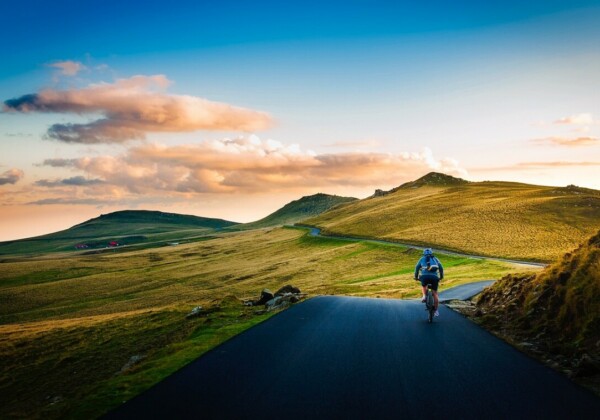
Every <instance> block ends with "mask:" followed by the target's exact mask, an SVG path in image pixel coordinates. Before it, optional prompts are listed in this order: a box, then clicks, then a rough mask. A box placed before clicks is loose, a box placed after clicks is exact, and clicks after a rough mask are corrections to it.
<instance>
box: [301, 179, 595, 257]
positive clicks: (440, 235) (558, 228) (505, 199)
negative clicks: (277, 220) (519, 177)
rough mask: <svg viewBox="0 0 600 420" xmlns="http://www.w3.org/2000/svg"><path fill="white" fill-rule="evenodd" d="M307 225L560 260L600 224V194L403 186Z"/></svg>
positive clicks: (495, 185) (505, 186)
mask: <svg viewBox="0 0 600 420" xmlns="http://www.w3.org/2000/svg"><path fill="white" fill-rule="evenodd" d="M303 223H306V224H309V225H314V226H318V227H320V228H322V229H323V231H324V233H330V234H342V235H343V234H345V235H354V236H361V237H369V238H385V239H391V240H397V241H399V242H408V243H414V244H418V245H436V246H439V247H443V248H446V249H452V250H458V251H464V252H468V253H475V254H479V255H488V256H497V257H505V258H517V259H531V260H538V261H552V260H553V259H555V258H557V257H559V256H560V255H562V253H563V252H565V250H567V249H572V248H574V247H575V246H577V244H579V243H580V242H581V241H583V240H584V239H585V238H586V237H589V236H590V235H592V234H593V233H594V232H596V231H597V230H598V228H600V192H599V191H594V190H587V189H580V188H573V187H570V188H555V187H542V186H534V185H526V184H516V183H507V182H480V183H469V184H466V185H460V186H422V187H420V188H401V189H398V190H397V191H396V192H394V193H391V194H389V195H386V196H383V197H375V198H370V199H366V200H361V201H358V202H355V203H350V204H347V205H345V206H344V207H342V208H339V209H334V210H332V211H329V212H327V213H324V214H322V215H320V216H318V217H315V218H312V219H308V220H306V221H305V222H303Z"/></svg>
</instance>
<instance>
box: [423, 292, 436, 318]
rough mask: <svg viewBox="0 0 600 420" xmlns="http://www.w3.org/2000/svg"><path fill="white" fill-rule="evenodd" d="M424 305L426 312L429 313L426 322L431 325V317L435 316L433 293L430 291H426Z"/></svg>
mask: <svg viewBox="0 0 600 420" xmlns="http://www.w3.org/2000/svg"><path fill="white" fill-rule="evenodd" d="M425 303H426V304H427V312H428V313H429V317H428V318H427V320H428V321H429V323H432V322H433V316H434V314H435V302H434V299H433V293H432V292H431V289H427V297H426V299H425Z"/></svg>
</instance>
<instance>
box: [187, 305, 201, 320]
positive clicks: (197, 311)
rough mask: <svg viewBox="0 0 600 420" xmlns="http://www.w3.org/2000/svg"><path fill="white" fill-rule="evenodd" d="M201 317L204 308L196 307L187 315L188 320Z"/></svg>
mask: <svg viewBox="0 0 600 420" xmlns="http://www.w3.org/2000/svg"><path fill="white" fill-rule="evenodd" d="M200 315H202V306H196V307H195V308H194V309H192V312H190V313H189V314H187V315H186V316H185V317H186V319H190V318H196V317H198V316H200Z"/></svg>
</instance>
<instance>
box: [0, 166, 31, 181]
mask: <svg viewBox="0 0 600 420" xmlns="http://www.w3.org/2000/svg"><path fill="white" fill-rule="evenodd" d="M24 176H25V172H23V171H22V170H20V169H15V168H13V169H9V170H8V171H5V172H4V173H2V174H0V185H6V184H16V183H17V182H19V181H20V180H21V179H22V178H23V177H24Z"/></svg>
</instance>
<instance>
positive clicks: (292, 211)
mask: <svg viewBox="0 0 600 420" xmlns="http://www.w3.org/2000/svg"><path fill="white" fill-rule="evenodd" d="M356 200H358V199H357V198H354V197H342V196H338V195H330V194H324V193H317V194H313V195H307V196H304V197H302V198H299V199H298V200H294V201H291V202H289V203H288V204H286V205H285V206H283V207H282V208H280V209H279V210H276V211H275V212H273V213H271V214H270V215H268V216H267V217H264V218H262V219H260V220H257V221H255V222H251V223H245V224H243V225H238V226H234V227H233V228H234V229H238V228H240V229H257V228H261V227H270V226H280V225H290V224H294V223H299V222H302V221H303V220H305V219H307V218H309V217H314V216H318V215H319V214H321V213H323V212H326V211H328V210H330V209H332V208H335V207H337V206H339V205H342V204H346V203H351V202H353V201H356Z"/></svg>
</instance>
